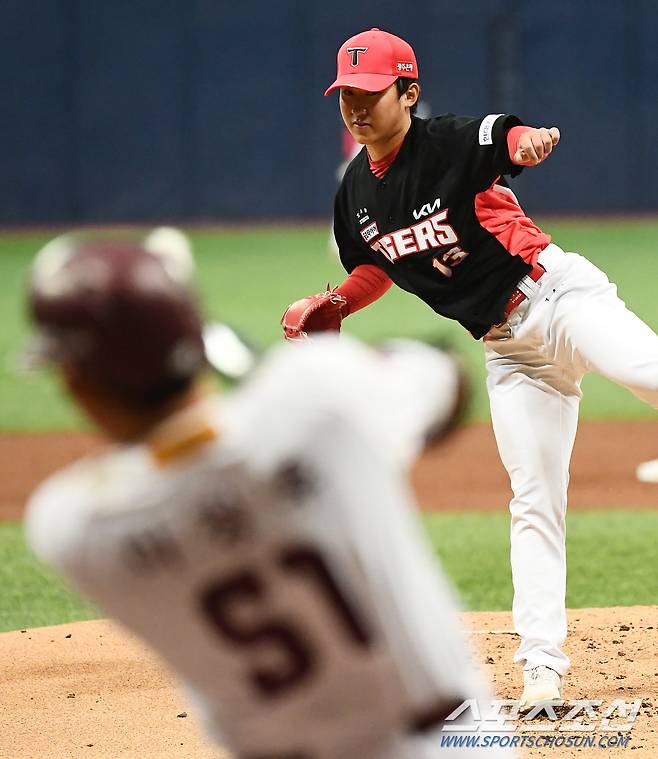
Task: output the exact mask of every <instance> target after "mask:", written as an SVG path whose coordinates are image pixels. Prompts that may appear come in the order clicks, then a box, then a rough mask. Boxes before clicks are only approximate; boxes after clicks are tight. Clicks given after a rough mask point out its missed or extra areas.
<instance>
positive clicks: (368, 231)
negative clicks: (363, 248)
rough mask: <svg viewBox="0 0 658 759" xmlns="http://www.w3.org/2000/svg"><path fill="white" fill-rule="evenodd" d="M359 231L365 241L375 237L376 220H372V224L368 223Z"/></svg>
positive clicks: (376, 234)
mask: <svg viewBox="0 0 658 759" xmlns="http://www.w3.org/2000/svg"><path fill="white" fill-rule="evenodd" d="M360 231H361V237H363V239H364V240H365V241H366V242H370V240H372V239H373V238H375V237H378V236H379V229H377V222H376V221H373V222H372V224H368V226H367V227H364V228H363V229H362V230H360Z"/></svg>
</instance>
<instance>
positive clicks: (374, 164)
mask: <svg viewBox="0 0 658 759" xmlns="http://www.w3.org/2000/svg"><path fill="white" fill-rule="evenodd" d="M401 147H402V142H400V144H399V145H396V146H395V147H394V148H393V150H391V152H390V153H389V154H388V155H385V156H384V157H383V158H380V159H379V160H378V161H373V160H372V159H371V158H370V155H368V163H369V164H370V171H372V173H373V174H374V175H375V176H376V177H377V179H382V178H383V177H385V176H386V174H387V173H388V170H389V169H390V168H391V165H392V163H393V161H394V160H395V159H396V157H397V154H398V153H399V152H400V148H401Z"/></svg>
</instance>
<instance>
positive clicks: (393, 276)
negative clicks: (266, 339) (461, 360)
mask: <svg viewBox="0 0 658 759" xmlns="http://www.w3.org/2000/svg"><path fill="white" fill-rule="evenodd" d="M418 76H419V74H418V64H417V61H416V56H415V54H414V51H413V49H412V48H411V46H410V45H409V44H408V43H407V42H406V41H405V40H402V39H400V38H399V37H396V36H395V35H392V34H389V33H388V32H384V31H381V30H379V29H371V30H369V31H366V32H362V33H360V34H357V35H356V36H354V37H351V38H350V39H348V40H347V41H346V42H345V43H344V44H343V45H342V46H341V48H340V50H339V51H338V73H337V77H336V80H335V81H334V82H333V84H332V85H331V86H330V87H329V89H328V90H327V91H326V93H325V94H326V95H328V94H330V93H332V92H334V91H336V90H338V91H339V102H340V111H341V114H342V117H343V120H344V122H345V125H346V127H347V128H348V129H349V130H350V132H351V134H352V135H353V137H354V139H355V140H357V142H359V143H361V144H362V145H364V146H365V148H364V149H362V150H361V152H360V153H359V154H358V155H357V156H356V158H354V160H353V161H352V162H351V164H350V165H349V167H348V169H347V171H346V173H345V177H344V179H343V181H342V184H341V186H340V188H339V190H338V193H337V195H336V201H335V210H334V231H335V236H336V241H337V243H338V247H339V251H340V259H341V261H342V263H343V266H344V267H345V269H346V271H347V272H348V274H349V276H348V278H347V279H346V280H345V282H343V283H342V284H341V285H340V286H339V287H337V288H335V290H333V291H330V292H326V293H319V294H318V295H316V296H312V297H311V298H310V299H307V301H306V304H305V306H306V307H305V311H304V314H303V315H302V318H296V316H295V314H296V313H297V311H296V304H293V307H292V311H290V310H289V311H288V312H287V313H286V314H285V315H284V318H283V324H284V329H285V332H286V336H287V337H295V336H300V335H302V333H303V334H310V333H314V332H322V331H326V330H338V329H340V324H341V321H342V319H344V318H345V317H346V316H348V315H349V314H352V313H354V312H355V311H358V310H359V309H361V308H363V307H365V306H367V305H368V304H370V303H372V302H373V301H374V300H376V299H377V298H379V297H381V296H382V295H383V294H384V293H385V292H386V291H387V290H388V288H389V287H391V286H392V285H393V284H396V285H397V286H398V287H401V288H402V289H403V290H407V291H408V292H410V293H412V294H413V295H415V296H416V297H418V298H420V299H421V300H423V301H424V302H425V303H426V304H427V305H428V306H429V307H430V308H431V309H433V310H434V311H435V312H436V313H437V314H440V315H441V316H445V317H448V318H450V319H454V320H456V321H458V322H459V323H460V324H462V325H463V326H464V327H465V328H466V329H467V330H468V331H469V332H470V333H471V335H472V336H473V337H474V338H475V339H477V340H483V343H484V354H485V358H486V365H487V372H488V379H487V389H488V392H489V398H490V403H491V415H492V420H493V426H494V432H495V435H496V440H497V443H498V448H499V451H500V455H501V458H502V460H503V463H504V465H505V467H506V468H507V471H508V473H509V475H510V479H511V484H512V490H513V492H514V497H513V499H512V501H511V504H510V510H511V514H512V528H511V560H512V575H513V581H514V604H513V615H514V622H515V626H516V629H517V632H518V633H519V635H520V636H521V643H520V646H519V648H518V650H517V652H516V655H515V661H516V662H519V663H520V664H522V665H523V668H524V690H523V694H522V696H521V706H522V708H524V709H527V710H529V709H530V708H532V707H533V706H534V705H535V704H537V703H538V702H539V701H542V700H545V699H559V698H560V697H561V693H562V677H563V675H564V674H565V672H566V671H567V668H568V665H569V660H568V658H567V656H566V655H565V653H564V652H563V650H562V644H563V643H564V640H565V637H566V632H567V621H566V612H565V588H566V551H565V513H566V505H567V484H568V481H569V460H570V457H571V451H572V448H573V443H574V439H575V435H576V427H577V423H578V406H579V401H580V397H581V390H580V384H581V380H582V377H583V375H584V374H586V373H587V372H597V373H599V374H602V375H603V376H605V377H608V378H609V379H611V380H613V381H615V382H618V383H619V384H621V385H624V386H625V387H627V388H629V389H630V390H631V391H632V392H633V393H635V394H636V395H637V396H638V397H640V398H642V399H643V400H645V401H647V402H649V403H651V404H652V405H654V406H658V336H656V334H655V333H654V332H653V330H651V329H650V328H649V327H648V326H647V325H646V324H644V323H643V322H642V321H641V320H640V319H639V318H638V317H637V316H635V314H633V313H632V312H631V311H629V310H628V309H627V308H626V306H625V304H624V303H623V301H622V300H620V299H619V297H618V296H617V291H616V287H615V286H614V285H613V284H611V283H610V282H609V281H608V278H607V277H606V275H605V274H604V273H603V272H602V271H600V270H599V269H597V268H596V267H595V266H594V265H593V264H591V263H590V262H589V261H587V260H586V259H585V258H583V257H582V256H580V255H577V254H576V253H567V252H565V251H563V250H562V249H561V248H560V247H559V246H558V245H556V244H554V243H553V242H552V241H551V237H550V235H548V234H546V233H545V232H544V231H543V230H541V229H540V228H539V227H538V226H537V225H536V224H535V223H534V222H533V221H532V220H531V219H530V218H529V217H528V216H527V215H526V214H525V213H524V212H523V210H522V209H521V207H520V205H519V203H518V200H517V199H516V197H515V195H514V193H513V192H512V190H511V189H510V188H509V186H508V182H507V180H506V179H505V177H506V176H511V177H514V176H516V175H517V174H519V173H520V172H521V171H522V170H523V169H524V167H529V166H535V165H537V164H540V163H542V162H543V161H545V160H546V159H547V158H548V157H549V156H550V155H551V154H552V152H553V151H554V150H555V148H556V146H557V145H558V144H559V141H560V132H559V129H557V127H550V128H544V127H541V128H534V127H529V126H525V125H524V124H523V123H522V122H521V120H520V119H519V118H517V117H516V116H512V115H509V114H502V113H494V114H490V115H487V116H484V117H481V118H466V117H461V116H455V115H452V114H446V115H443V116H438V117H436V118H430V119H420V118H417V117H416V116H414V109H415V106H416V103H417V101H418V97H419V94H420V86H419V83H418ZM475 463H476V462H475Z"/></svg>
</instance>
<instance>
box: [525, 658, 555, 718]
mask: <svg viewBox="0 0 658 759" xmlns="http://www.w3.org/2000/svg"><path fill="white" fill-rule="evenodd" d="M544 701H549V702H554V701H562V677H561V676H560V675H559V674H558V673H557V672H556V671H555V670H554V669H551V668H550V667H533V668H532V669H526V670H524V671H523V694H522V696H521V699H520V701H519V711H521V712H529V711H530V710H531V709H534V707H535V706H537V705H538V704H539V703H541V702H544Z"/></svg>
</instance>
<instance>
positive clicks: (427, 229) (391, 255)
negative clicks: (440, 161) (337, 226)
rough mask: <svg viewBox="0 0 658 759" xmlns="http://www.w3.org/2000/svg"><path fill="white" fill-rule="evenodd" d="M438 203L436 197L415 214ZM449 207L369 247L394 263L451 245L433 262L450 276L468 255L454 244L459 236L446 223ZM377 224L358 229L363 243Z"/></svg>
mask: <svg viewBox="0 0 658 759" xmlns="http://www.w3.org/2000/svg"><path fill="white" fill-rule="evenodd" d="M440 202H441V201H440V199H439V198H437V199H436V200H435V201H434V203H433V204H432V205H430V204H429V203H426V204H425V205H424V206H423V207H422V208H421V209H420V211H418V212H417V211H414V216H416V214H418V216H422V215H424V213H429V212H430V211H431V210H432V209H433V208H435V207H436V204H437V203H440ZM448 210H449V209H447V208H444V209H443V210H442V211H439V212H438V213H435V214H434V215H433V216H430V217H429V218H427V219H425V220H424V221H421V222H419V223H418V224H413V225H412V226H410V227H404V228H403V229H398V230H396V231H395V232H390V233H389V234H386V235H382V236H381V237H380V238H379V239H377V240H375V241H374V242H371V243H370V247H371V248H372V249H373V250H375V251H377V252H378V253H381V254H382V255H384V256H386V258H387V259H388V260H389V261H390V262H391V263H395V262H396V261H397V260H399V259H400V258H403V257H404V256H410V255H413V254H414V253H422V252H423V251H425V250H433V249H435V248H442V247H444V246H445V245H453V246H454V247H452V248H450V250H448V251H447V252H446V253H443V254H442V255H441V256H437V257H436V258H435V259H434V260H433V262H432V265H433V266H434V268H436V269H438V270H439V271H440V272H441V273H442V274H444V275H445V276H446V277H451V276H452V269H453V268H454V267H455V266H457V265H458V264H460V263H461V262H462V261H463V260H464V259H465V258H466V257H467V256H468V251H466V250H464V249H463V248H460V247H459V246H458V245H455V243H458V242H459V237H458V236H457V233H456V232H455V230H454V229H453V227H452V226H451V225H450V224H446V223H445V221H446V219H447V217H448ZM418 216H416V218H418ZM376 227H377V225H376V224H371V225H370V226H369V227H366V229H364V230H361V234H362V236H363V238H364V239H365V240H366V242H369V240H371V239H372V238H373V237H375V235H376V231H377V230H376ZM373 228H374V229H373ZM371 230H372V231H371ZM366 233H368V235H369V237H366Z"/></svg>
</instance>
